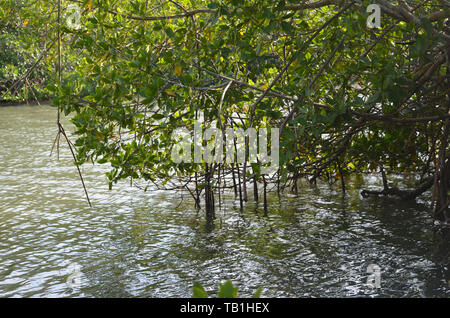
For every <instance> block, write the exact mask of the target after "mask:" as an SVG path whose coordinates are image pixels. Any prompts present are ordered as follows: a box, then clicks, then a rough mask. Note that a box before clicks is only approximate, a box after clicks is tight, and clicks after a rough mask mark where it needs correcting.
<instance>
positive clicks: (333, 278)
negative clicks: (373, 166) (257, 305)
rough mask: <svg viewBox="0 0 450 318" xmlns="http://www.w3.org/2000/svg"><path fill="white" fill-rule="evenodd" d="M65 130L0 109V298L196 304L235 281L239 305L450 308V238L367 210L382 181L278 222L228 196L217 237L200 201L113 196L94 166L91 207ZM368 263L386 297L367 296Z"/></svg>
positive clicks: (410, 212)
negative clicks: (54, 153) (190, 300)
mask: <svg viewBox="0 0 450 318" xmlns="http://www.w3.org/2000/svg"><path fill="white" fill-rule="evenodd" d="M55 117H56V116H55V111H54V109H53V108H49V107H5V108H0V136H1V138H0V296H2V297H14V296H16V297H17V296H19V297H21V296H26V297H39V296H48V297H66V296H72V297H76V296H82V297H136V296H138V297H180V296H181V297H185V296H186V297H189V296H191V287H192V283H193V282H194V281H200V282H201V283H202V284H203V285H204V286H205V287H206V289H207V290H211V291H213V290H216V287H217V284H218V282H220V281H223V280H225V279H227V278H231V279H232V280H233V282H235V283H236V284H237V285H238V286H239V287H240V295H241V296H250V295H252V294H253V292H254V291H255V290H256V289H257V287H258V286H263V288H264V289H263V296H266V297H304V296H306V297H311V296H312V297H318V296H330V297H351V296H363V295H367V296H374V297H376V296H385V297H391V296H395V297H404V296H409V297H448V296H450V288H449V281H448V280H450V275H449V270H448V266H449V264H448V262H449V247H448V243H445V241H446V242H449V238H448V237H447V239H446V240H443V239H442V233H434V226H433V221H432V220H431V218H430V216H429V212H428V211H429V208H428V203H427V202H426V201H420V200H418V201H417V202H412V203H411V202H398V201H397V202H392V201H390V200H386V199H383V198H380V199H378V200H374V199H361V198H360V197H359V194H358V193H359V191H360V189H361V187H362V186H363V185H364V186H368V187H376V186H380V185H381V183H380V180H378V179H377V178H375V177H373V176H367V177H364V178H363V177H355V178H353V179H352V180H349V185H348V186H349V191H348V194H347V196H346V197H345V198H344V197H342V195H341V193H340V191H339V189H338V188H334V187H330V186H328V185H326V184H322V185H318V186H317V187H315V188H311V187H309V186H307V185H304V186H303V187H302V188H301V190H300V191H299V196H298V197H293V196H285V197H282V198H281V199H279V198H278V197H277V196H274V195H272V196H270V197H269V198H268V200H269V204H270V208H269V213H268V216H267V217H264V211H263V207H262V205H261V204H260V205H258V204H255V203H253V202H249V203H248V204H247V206H246V207H245V209H244V211H242V212H240V211H239V204H238V202H235V200H234V199H233V197H232V196H228V197H226V200H225V202H224V203H223V204H222V209H220V210H219V211H218V212H217V213H216V214H217V219H216V222H215V226H214V230H212V231H206V230H205V228H206V224H205V221H204V217H203V214H202V213H201V212H200V213H197V212H196V210H195V209H194V204H193V202H192V201H191V200H190V198H189V196H188V195H186V194H180V193H178V194H174V193H164V192H161V191H156V190H149V191H147V192H143V191H141V190H138V189H137V188H133V187H131V186H130V185H129V183H127V182H123V183H120V184H118V185H117V186H116V187H115V188H113V190H112V191H109V190H108V185H107V182H106V177H104V172H105V171H107V169H108V168H107V167H106V166H99V165H95V166H93V165H85V166H84V167H83V173H84V175H85V179H86V184H87V187H88V190H89V194H90V196H91V200H92V202H93V208H89V207H88V206H87V203H86V201H85V198H84V193H83V190H82V188H81V185H80V181H79V179H78V175H77V171H76V169H75V167H74V166H73V164H72V159H71V157H70V152H69V150H68V148H67V147H66V146H65V145H64V146H63V147H62V152H61V158H60V161H59V162H58V161H57V160H56V159H55V158H54V157H52V158H50V157H49V153H50V149H51V145H52V142H53V140H54V137H55V134H56V131H57V130H56V124H55ZM67 126H68V127H69V124H67ZM398 182H399V184H400V185H402V183H401V182H402V180H400V179H399V180H398ZM182 196H183V201H182V202H181V198H182ZM180 202H181V204H180ZM370 264H376V265H378V266H379V267H380V269H381V288H379V289H372V288H369V286H367V284H366V283H367V279H368V277H369V275H370V273H367V267H368V266H369V265H370ZM77 269H78V270H80V271H81V272H78V271H77ZM74 275H75V276H74ZM76 275H79V276H76ZM75 278H76V279H75ZM67 282H69V284H67ZM76 283H80V285H77V284H76ZM70 286H72V287H73V288H70Z"/></svg>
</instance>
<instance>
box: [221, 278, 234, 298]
mask: <svg viewBox="0 0 450 318" xmlns="http://www.w3.org/2000/svg"><path fill="white" fill-rule="evenodd" d="M237 292H238V288H237V287H234V286H233V283H232V281H231V279H229V280H227V281H226V282H225V283H223V284H221V285H220V289H219V293H218V295H217V297H218V298H237Z"/></svg>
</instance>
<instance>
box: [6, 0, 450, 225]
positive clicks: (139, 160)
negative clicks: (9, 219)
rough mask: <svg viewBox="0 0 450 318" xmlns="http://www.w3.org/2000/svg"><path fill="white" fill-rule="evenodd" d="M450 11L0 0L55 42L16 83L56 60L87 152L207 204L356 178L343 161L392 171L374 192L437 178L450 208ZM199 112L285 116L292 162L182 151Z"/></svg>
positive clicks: (406, 194) (15, 18)
mask: <svg viewBox="0 0 450 318" xmlns="http://www.w3.org/2000/svg"><path fill="white" fill-rule="evenodd" d="M371 4H376V5H377V6H378V7H379V8H380V9H381V17H380V20H379V21H378V22H380V27H379V28H377V27H374V26H376V25H374V24H373V22H377V21H375V20H377V17H376V14H375V13H376V10H375V13H374V11H371V10H367V8H368V7H369V5H371ZM69 5H71V7H70V10H69V9H68V8H69ZM375 7H376V6H375ZM78 9H79V11H77V10H78ZM78 12H79V14H78ZM448 17H450V3H449V2H448V1H418V0H408V1H403V0H402V1H390V2H389V1H384V0H377V1H374V2H372V1H338V0H311V1H284V0H282V1H278V0H277V1H268V0H254V1H237V0H232V1H196V0H192V1H190V0H179V1H161V0H134V1H128V0H127V1H122V0H83V1H66V0H61V1H57V0H42V1H32V0H23V1H16V0H1V9H0V19H1V21H0V25H1V28H2V32H3V33H4V32H5V31H4V30H5V28H14V29H19V30H20V32H21V33H24V34H27V35H28V36H27V37H26V38H25V37H23V38H22V40H21V41H31V42H32V43H29V45H30V47H31V46H34V48H36V47H39V50H40V54H39V55H37V56H35V57H34V58H35V60H32V61H31V62H30V61H28V63H29V64H27V70H22V71H23V74H21V76H20V77H18V80H17V81H16V82H14V85H16V86H17V85H24V83H26V80H25V79H26V78H27V77H28V75H29V74H35V72H31V71H30V68H31V69H35V68H36V67H38V66H37V65H39V67H41V68H44V69H48V68H50V69H54V70H55V72H54V74H53V76H52V77H51V78H49V79H48V81H47V82H48V87H47V89H48V90H49V91H50V92H52V94H53V96H54V105H55V106H57V107H58V110H59V111H61V112H62V113H64V114H65V115H72V116H71V118H72V122H73V123H74V124H75V127H76V140H75V141H74V147H75V149H76V162H77V164H81V163H83V162H86V161H97V162H99V163H107V162H109V163H111V165H112V170H111V172H110V173H108V178H109V180H110V184H111V186H112V184H113V183H115V182H117V181H118V180H119V179H123V178H132V179H144V180H146V181H148V182H149V183H150V184H155V185H156V186H158V187H164V188H166V189H185V190H186V191H188V192H189V193H190V194H191V195H192V196H193V197H194V199H195V201H196V202H197V205H198V206H203V203H202V199H201V198H204V207H205V209H206V211H207V214H208V215H213V214H214V202H215V200H216V199H215V196H217V194H218V193H220V191H222V190H224V189H234V191H235V193H236V195H239V197H240V198H241V204H242V202H245V201H247V200H249V198H248V194H247V192H249V189H247V187H249V188H250V187H252V188H254V189H256V191H254V199H258V191H257V187H258V186H261V184H262V186H263V188H264V193H265V192H266V190H271V189H275V190H278V191H284V190H289V191H294V192H296V191H298V189H297V180H298V179H299V178H303V177H306V178H308V180H310V181H311V182H314V181H315V180H316V179H317V178H324V179H325V180H327V181H328V182H330V183H333V182H335V181H336V180H340V183H341V186H342V189H343V190H344V191H345V182H344V176H346V175H348V174H350V173H365V172H381V173H382V176H383V181H384V189H381V190H380V191H363V192H362V194H363V196H369V195H373V194H383V195H393V196H397V197H400V198H403V199H414V198H415V197H417V196H418V195H420V194H422V193H423V192H425V191H426V190H429V189H432V193H433V199H435V200H436V202H437V203H436V205H435V216H436V217H437V218H439V219H443V218H445V209H446V207H447V206H448V201H447V192H448V186H449V179H450V177H449V176H450V163H449V158H450V149H449V146H448V144H449V143H448V140H449V125H450V113H449V106H450V96H449V94H450V90H449V89H450V85H449V81H450V72H449V63H448V60H449V57H450V22H449V19H448ZM368 21H369V22H371V23H372V24H370V23H369V25H368ZM0 44H1V43H0ZM2 67H3V68H4V66H2ZM22 75H23V76H22ZM0 89H1V90H2V95H4V94H9V93H10V92H8V91H7V90H6V88H3V87H0ZM196 119H197V120H198V119H202V120H203V128H206V127H217V128H218V129H220V130H222V131H223V132H224V131H225V129H226V128H243V129H247V128H249V127H253V128H257V129H260V128H279V130H280V140H279V145H280V154H279V155H280V165H279V169H278V170H277V171H276V172H275V173H272V174H268V175H263V174H262V173H261V167H262V166H263V165H264V163H262V162H260V161H259V162H249V160H248V159H246V160H245V162H243V163H239V162H236V163H233V164H230V163H226V162H223V163H220V162H213V163H209V162H206V161H205V160H203V161H202V162H200V163H189V162H175V161H174V160H173V157H172V150H173V148H174V146H176V144H177V142H178V140H177V139H176V138H173V136H172V134H173V133H174V132H175V131H176V130H177V129H178V128H181V127H184V128H186V129H188V130H189V131H194V123H195V120H196ZM269 130H270V129H269ZM59 131H60V132H61V133H62V134H64V136H65V132H64V128H63V127H62V126H61V125H60V126H59ZM204 142H205V144H206V141H204ZM247 146H248V139H247ZM389 173H414V174H417V176H418V184H417V188H416V189H397V188H394V187H391V186H390V185H389V180H388V176H389ZM270 185H274V187H272V186H270Z"/></svg>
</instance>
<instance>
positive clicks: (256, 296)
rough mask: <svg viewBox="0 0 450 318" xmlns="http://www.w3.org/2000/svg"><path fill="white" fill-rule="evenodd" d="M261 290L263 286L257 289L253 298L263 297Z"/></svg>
mask: <svg viewBox="0 0 450 318" xmlns="http://www.w3.org/2000/svg"><path fill="white" fill-rule="evenodd" d="M261 292H262V287H261V286H259V287H258V289H257V290H256V293H255V294H254V295H253V297H252V298H259V297H261Z"/></svg>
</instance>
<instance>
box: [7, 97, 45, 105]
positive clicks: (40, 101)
mask: <svg viewBox="0 0 450 318" xmlns="http://www.w3.org/2000/svg"><path fill="white" fill-rule="evenodd" d="M51 101H52V100H51V99H49V98H45V99H38V100H29V101H26V100H0V107H9V106H40V105H42V104H49V103H51Z"/></svg>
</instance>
